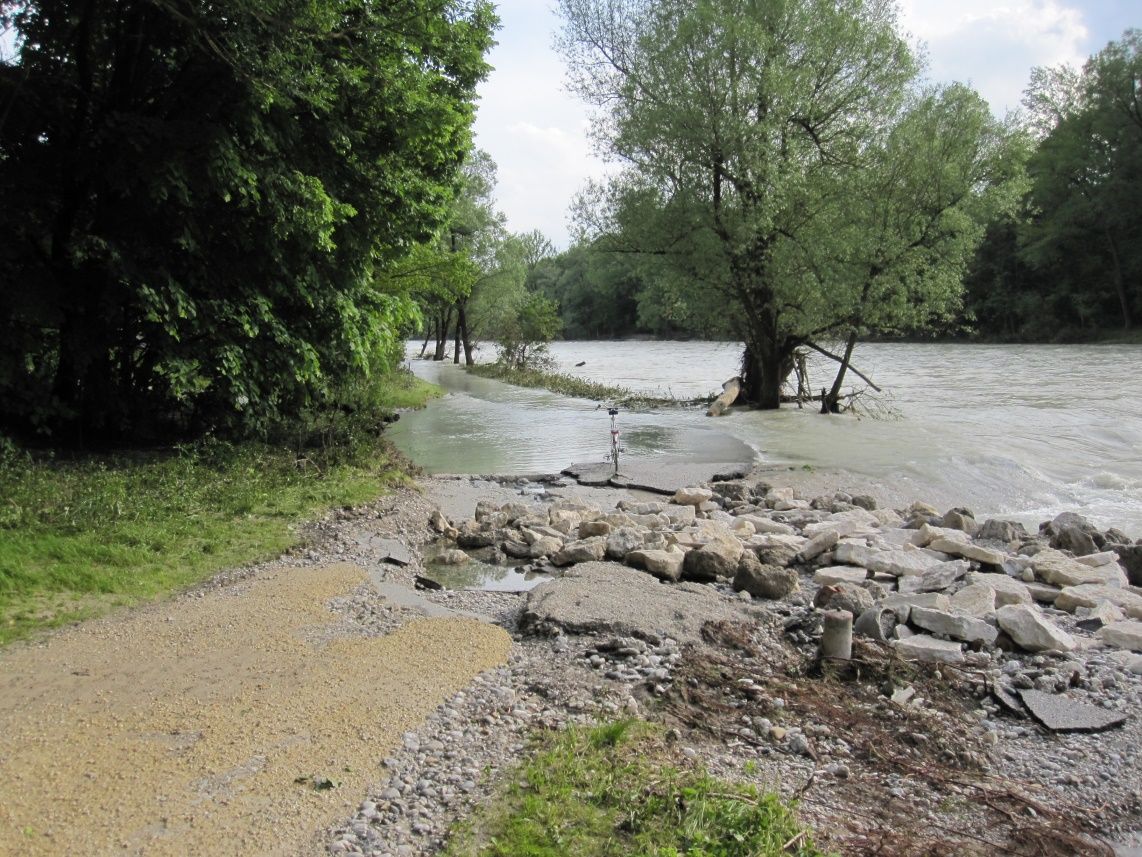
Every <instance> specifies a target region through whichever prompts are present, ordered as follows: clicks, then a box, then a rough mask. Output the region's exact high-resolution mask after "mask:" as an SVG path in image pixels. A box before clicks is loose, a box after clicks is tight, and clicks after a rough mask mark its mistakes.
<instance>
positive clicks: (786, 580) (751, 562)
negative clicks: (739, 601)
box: [734, 551, 801, 598]
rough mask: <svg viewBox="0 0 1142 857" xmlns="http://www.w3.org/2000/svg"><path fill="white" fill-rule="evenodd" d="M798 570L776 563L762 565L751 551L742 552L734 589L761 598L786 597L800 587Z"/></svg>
mask: <svg viewBox="0 0 1142 857" xmlns="http://www.w3.org/2000/svg"><path fill="white" fill-rule="evenodd" d="M800 585H801V583H800V579H799V577H798V574H797V572H796V571H794V570H793V569H791V568H783V567H780V566H775V565H762V563H761V562H760V561H759V560H758V558H757V557H756V556H755V555H754V554H752V553H751V552H750V551H746V552H745V553H743V554H742V556H741V559H740V560H739V561H738V570H737V574H735V575H734V590H735V591H737V592H742V591H745V592H748V593H749V594H750V595H754V596H757V597H759V598H785V597H787V596H788V595H791V594H792V593H793V592H795V591H796V590H797V589H799V588H800Z"/></svg>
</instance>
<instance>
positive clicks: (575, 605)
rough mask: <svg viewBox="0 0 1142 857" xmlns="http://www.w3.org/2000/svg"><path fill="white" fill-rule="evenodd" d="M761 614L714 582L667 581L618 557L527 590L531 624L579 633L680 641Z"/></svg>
mask: <svg viewBox="0 0 1142 857" xmlns="http://www.w3.org/2000/svg"><path fill="white" fill-rule="evenodd" d="M747 618H756V617H753V615H752V614H751V613H750V612H749V608H748V607H746V606H739V604H736V603H733V602H727V601H726V599H725V598H724V597H723V596H721V595H720V594H719V593H717V592H716V591H714V590H713V589H712V588H711V587H708V586H702V585H699V584H693V583H681V584H665V583H661V582H659V581H658V580H657V579H655V578H654V577H652V576H651V575H649V574H646V573H645V572H643V571H639V570H638V569H634V568H629V567H628V566H625V565H619V564H618V563H616V562H585V563H580V564H579V565H576V566H573V567H571V568H569V569H568V570H567V571H566V572H564V573H563V576H562V577H559V578H556V579H554V580H551V581H548V582H546V583H542V584H540V585H539V586H537V587H535V589H533V590H531V592H529V593H528V594H527V603H526V605H525V606H524V611H523V625H524V626H525V627H529V628H532V627H539V628H550V627H556V628H562V629H563V630H565V631H568V632H570V633H573V634H590V633H601V634H616V635H619V636H624V637H638V638H639V639H642V640H653V641H661V640H663V639H665V638H667V637H669V638H671V639H674V640H677V641H678V642H680V643H687V642H697V641H698V640H700V639H701V632H702V626H703V625H704V624H705V623H706V622H710V621H719V620H739V621H740V620H742V619H747Z"/></svg>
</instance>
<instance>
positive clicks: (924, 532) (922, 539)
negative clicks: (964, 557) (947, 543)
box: [912, 524, 971, 550]
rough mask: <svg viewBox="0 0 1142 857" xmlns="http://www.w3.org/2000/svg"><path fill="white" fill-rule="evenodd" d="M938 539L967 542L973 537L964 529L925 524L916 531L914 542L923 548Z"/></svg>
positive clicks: (913, 537)
mask: <svg viewBox="0 0 1142 857" xmlns="http://www.w3.org/2000/svg"><path fill="white" fill-rule="evenodd" d="M937 539H951V540H952V541H957V542H964V543H967V542H968V541H969V540H970V539H971V537H970V536H969V535H968V534H967V533H965V532H964V531H963V530H956V529H953V528H951V527H933V526H932V525H931V524H924V526H922V527H920V529H918V530H915V531H914V535H913V536H912V544H914V545H916V546H917V547H921V548H923V547H927V546H928V545H930V544H931V543H932V542H934V541H936V540H937ZM937 550H938V548H937Z"/></svg>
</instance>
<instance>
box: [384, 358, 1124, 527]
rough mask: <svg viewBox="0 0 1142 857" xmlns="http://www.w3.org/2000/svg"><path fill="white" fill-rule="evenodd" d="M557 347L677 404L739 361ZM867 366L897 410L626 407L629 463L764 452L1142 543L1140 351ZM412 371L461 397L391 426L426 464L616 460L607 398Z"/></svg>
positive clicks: (846, 480)
mask: <svg viewBox="0 0 1142 857" xmlns="http://www.w3.org/2000/svg"><path fill="white" fill-rule="evenodd" d="M417 348H419V346H418V347H417ZM552 351H553V353H554V355H555V357H556V359H557V361H558V362H559V368H560V370H561V371H564V372H568V373H570V374H577V375H580V376H581V377H584V378H588V379H591V380H596V381H602V382H605V383H608V384H614V385H619V386H623V387H627V388H629V389H632V390H636V391H638V392H643V393H651V394H659V395H673V396H676V397H682V398H686V397H696V396H701V395H706V394H709V393H711V392H713V391H715V390H717V389H719V388H720V386H721V382H722V381H724V380H725V379H726V378H728V377H730V376H731V375H735V374H737V366H738V360H739V358H740V346H739V345H738V344H735V343H709V342H560V343H555V344H554V345H553V347H552ZM483 359H485V360H490V359H492V355H491V354H488V355H486V356H484V358H483ZM580 363H582V364H583V365H581V366H577V365H576V364H580ZM854 363H855V365H856V366H858V367H859V368H860V369H861V370H862V371H863V372H865V374H867V375H869V376H871V377H872V379H873V380H874V381H876V382H877V384H878V385H879V386H881V387H882V388H884V390H885V395H883V396H880V397H878V404H879V405H881V406H885V407H887V408H889V409H890V410H891V411H892V413H893V416H891V417H890V418H888V419H870V418H864V419H855V418H854V417H852V416H851V415H832V416H822V415H820V414H818V413H815V412H814V411H813V410H812V409H811V408H807V409H805V410H798V409H797V408H796V407H795V406H786V407H784V408H783V409H782V410H780V411H776V412H774V411H745V410H742V411H737V412H735V413H733V414H732V415H730V416H728V417H723V418H720V419H707V418H706V417H704V416H703V415H702V411H701V409H698V408H691V409H679V408H666V409H659V410H654V411H649V412H640V413H638V412H628V411H623V412H622V413H620V415H619V424H620V429H621V430H622V432H623V434H622V439H623V446H624V447H625V449H626V452H625V454H626V455H631V456H636V457H642V456H657V457H659V458H663V457H665V458H674V459H681V460H689V461H732V460H735V459H737V458H739V457H740V456H741V455H743V454H745V455H749V454H753V455H755V456H756V458H757V461H758V462H759V463H760V464H762V465H769V466H772V467H775V468H777V467H791V468H795V469H798V470H803V471H806V472H808V471H810V470H811V471H813V472H814V473H817V474H820V473H828V474H832V475H833V477H834V480H833V481H834V482H835V484H836V486H837V487H851V488H853V489H858V488H859V489H862V490H869V491H871V492H873V493H874V494H875V495H876V496H878V497H879V498H880V499H881V500H882V502H885V503H891V504H899V503H903V502H909V501H911V500H913V499H924V500H928V501H929V502H933V503H935V504H936V505H937V506H941V507H946V506H949V505H967V506H969V507H971V508H972V510H973V511H974V512H975V513H976V514H977V515H979V516H986V515H996V514H1003V515H1007V516H1013V517H1018V518H1019V519H1020V520H1023V521H1024V522H1026V523H1028V524H1032V525H1033V524H1036V523H1037V522H1038V521H1041V520H1045V519H1047V518H1049V517H1052V516H1053V515H1054V514H1057V513H1058V512H1059V511H1064V510H1073V511H1078V512H1080V513H1082V514H1084V515H1086V516H1087V517H1089V518H1090V519H1091V520H1092V521H1094V522H1095V523H1097V524H1098V525H1099V526H1103V527H1106V526H1117V527H1119V528H1121V529H1123V530H1125V531H1126V532H1127V533H1128V534H1130V535H1131V536H1133V537H1135V538H1138V537H1142V377H1140V375H1139V373H1140V371H1142V347H1139V346H1017V345H1000V346H985V345H899V344H880V345H863V346H859V347H858V349H857V352H856V354H855V356H854ZM412 366H413V369H414V371H416V372H417V374H418V375H421V376H422V377H424V378H426V379H428V380H430V381H434V382H436V383H438V384H441V385H442V386H443V387H444V388H445V389H447V390H448V391H449V395H448V396H447V397H445V398H444V399H441V400H438V401H436V402H434V403H432V404H431V405H430V406H429V407H428V408H427V409H425V410H424V411H421V412H419V413H415V414H407V415H405V417H404V418H403V419H402V420H401V421H400V422H399V423H398V424H396V425H395V426H394V427H393V431H392V437H393V439H394V441H395V442H396V443H397V445H398V446H399V447H400V448H401V449H403V450H404V451H405V452H406V453H407V454H408V455H410V456H411V457H412V458H413V460H414V461H416V462H417V463H418V464H420V465H421V466H422V467H424V468H425V469H426V470H428V471H430V472H451V473H534V472H540V471H558V470H560V469H561V468H563V467H565V466H567V465H568V464H570V463H572V462H573V461H574V462H583V461H601V460H602V459H603V458H604V457H605V455H606V452H607V447H608V443H609V419H608V417H607V414H606V410H605V406H604V408H602V409H601V408H599V407H598V404H599V403H596V402H589V401H585V400H581V399H574V398H569V397H565V396H559V395H556V394H553V393H548V392H546V391H542V390H530V389H522V388H517V387H511V386H509V385H505V384H500V383H498V382H494V381H488V380H485V379H481V378H475V377H471V376H468V375H467V374H466V373H465V372H464V371H463V370H461V369H458V368H457V367H454V366H452V365H451V364H440V363H432V362H430V361H420V360H413V361H412ZM833 370H834V364H831V363H829V362H828V361H826V360H824V359H823V358H822V359H820V360H818V361H816V362H811V363H810V375H811V381H812V383H813V385H814V387H821V386H825V385H827V384H829V383H831V380H832V374H833ZM850 378H851V376H850ZM854 380H856V382H857V383H858V384H862V383H863V382H860V381H859V379H854Z"/></svg>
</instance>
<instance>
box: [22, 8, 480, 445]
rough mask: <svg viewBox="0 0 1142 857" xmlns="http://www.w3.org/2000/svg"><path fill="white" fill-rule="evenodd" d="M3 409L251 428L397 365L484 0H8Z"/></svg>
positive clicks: (58, 428)
mask: <svg viewBox="0 0 1142 857" xmlns="http://www.w3.org/2000/svg"><path fill="white" fill-rule="evenodd" d="M0 14H2V15H3V22H2V23H3V24H4V25H6V26H8V25H14V26H15V28H16V30H17V31H18V32H19V34H20V39H21V42H20V50H19V51H18V53H17V55H16V57H15V58H14V59H13V60H12V61H11V62H7V63H3V64H0V195H2V197H3V199H4V205H3V206H0V272H2V273H0V276H3V279H4V282H3V287H2V288H0V414H3V420H4V426H2V428H6V429H8V430H13V431H23V432H28V431H30V430H33V429H35V430H39V431H41V432H45V433H53V434H54V436H55V437H56V438H57V439H63V438H69V439H70V438H78V437H79V436H80V434H81V433H85V434H86V436H87V437H89V438H90V437H100V438H107V439H117V440H121V439H123V438H131V439H134V440H139V439H144V438H146V437H157V436H169V435H170V434H173V433H179V434H181V433H189V432H198V431H201V430H203V429H206V428H215V429H219V430H227V431H231V432H234V433H249V432H257V431H260V430H263V429H264V428H265V427H266V426H267V425H268V424H269V423H271V422H272V421H274V420H275V419H278V418H280V417H282V416H285V415H290V414H293V413H296V412H298V411H299V409H301V408H302V407H304V406H305V405H306V404H307V403H312V402H314V401H320V400H323V399H331V398H334V397H336V396H337V395H338V390H339V387H340V386H341V385H342V384H343V383H344V382H345V381H346V380H347V379H354V378H357V379H359V378H361V377H362V376H364V375H367V374H368V373H369V372H372V371H375V370H377V369H380V368H384V367H386V366H388V365H391V364H392V362H393V361H394V359H395V358H396V356H397V355H398V354H399V353H400V344H401V340H402V338H403V334H404V331H405V329H406V328H407V326H408V325H409V324H412V323H414V322H415V321H416V320H417V310H416V305H415V303H414V302H413V301H412V299H411V297H410V296H409V295H408V294H407V293H406V292H403V291H401V290H400V289H398V288H396V287H395V284H396V283H397V280H398V278H394V277H393V276H391V275H390V274H391V272H392V270H393V269H394V268H395V267H396V266H398V264H400V263H402V262H404V260H405V259H406V257H407V254H408V253H409V252H410V248H412V247H413V246H414V245H415V244H416V243H417V242H424V241H428V240H429V239H430V238H431V237H432V236H433V235H435V234H436V233H437V230H438V228H439V226H440V224H441V223H442V222H443V221H444V220H445V219H446V218H447V217H448V215H449V211H450V206H451V203H452V199H453V196H454V189H455V179H456V176H457V174H458V170H459V168H460V165H461V163H462V161H463V159H464V157H465V155H466V153H467V152H468V151H469V149H470V124H471V119H472V115H473V109H474V108H473V99H474V87H475V85H476V83H477V82H478V81H479V80H480V79H481V78H482V77H483V76H484V74H485V73H486V71H487V66H486V64H485V62H484V53H485V52H486V50H487V49H488V48H489V46H490V44H491V34H492V30H493V27H494V25H495V16H494V14H493V11H492V7H491V4H490V3H488V2H484V0H390V2H385V3H376V2H371V0H317V1H316V2H313V3H304V4H298V3H288V2H283V0H226V2H224V3H222V4H221V5H219V4H215V3H203V2H199V0H189V2H184V3H177V4H175V3H168V2H165V1H164V2H150V1H149V0H116V2H111V1H110V0H86V2H83V3H77V2H73V0H38V2H3V3H0Z"/></svg>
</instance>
